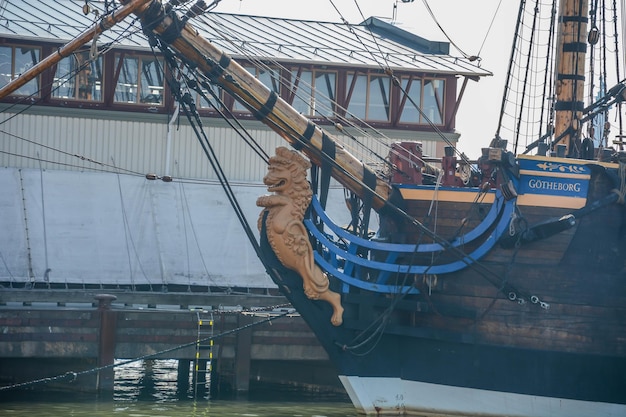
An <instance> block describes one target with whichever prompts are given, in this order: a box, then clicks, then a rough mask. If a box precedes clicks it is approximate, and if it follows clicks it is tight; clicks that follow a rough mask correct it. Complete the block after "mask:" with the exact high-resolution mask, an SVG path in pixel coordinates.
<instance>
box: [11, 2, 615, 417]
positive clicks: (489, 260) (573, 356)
mask: <svg viewBox="0 0 626 417" xmlns="http://www.w3.org/2000/svg"><path fill="white" fill-rule="evenodd" d="M122 3H123V4H129V3H133V2H131V1H122ZM565 3H567V1H565ZM570 3H571V2H570ZM134 13H135V14H136V15H137V16H138V17H139V18H140V19H141V21H142V24H143V26H144V32H145V33H147V34H149V36H150V37H152V39H153V43H154V44H156V45H159V46H160V47H161V49H162V50H163V51H165V52H166V56H167V57H168V58H169V57H170V56H171V57H178V58H180V59H181V60H182V61H183V62H186V63H192V64H193V65H192V66H193V69H194V70H196V71H198V72H199V73H200V74H202V75H203V76H204V77H205V78H206V80H208V81H210V82H211V83H214V84H217V85H219V86H220V87H221V88H222V89H224V90H225V91H227V92H229V93H230V94H231V95H232V96H234V97H235V98H236V99H237V100H239V101H241V102H242V103H243V104H244V105H245V106H246V107H247V108H248V109H249V110H250V111H252V113H253V114H255V115H256V116H257V118H258V119H259V120H261V121H263V122H264V123H266V124H267V125H269V126H270V127H271V128H272V129H274V130H275V131H277V132H278V133H279V134H280V135H281V136H282V137H283V138H284V139H285V140H286V141H287V142H288V143H289V144H291V145H292V146H293V147H294V148H296V149H298V150H300V151H301V152H302V153H303V154H305V155H306V156H307V157H308V158H309V160H310V161H311V162H312V163H313V164H314V165H315V166H319V167H321V168H320V169H315V170H314V171H313V172H312V178H311V179H312V180H313V183H314V184H324V183H327V182H328V181H327V179H328V178H330V177H331V176H332V177H333V178H334V179H336V180H337V181H338V182H339V183H341V184H342V185H343V186H345V187H346V188H347V189H349V190H350V191H351V192H352V193H353V194H354V198H353V199H350V200H348V206H349V208H350V209H352V210H353V211H355V212H356V213H357V214H356V215H355V216H354V218H355V220H356V219H357V218H358V217H359V214H358V213H360V214H361V215H364V216H366V217H368V216H369V211H370V209H374V210H376V211H377V212H378V213H379V215H380V222H379V223H380V229H379V230H378V231H377V232H376V233H375V234H373V235H371V234H370V233H369V231H368V227H367V225H368V221H367V220H365V221H362V222H361V224H360V225H356V224H354V225H351V226H349V227H340V226H338V225H335V224H334V223H333V222H332V219H329V218H328V217H327V216H326V214H325V213H324V200H325V195H324V194H325V190H324V188H323V187H322V186H320V187H319V190H317V189H315V190H313V193H314V194H315V195H314V197H313V199H312V203H311V206H310V207H309V208H308V210H307V212H306V215H304V216H302V218H301V219H299V220H300V221H301V222H302V225H303V226H304V227H305V228H306V239H304V240H305V241H308V242H309V243H308V244H309V245H310V248H311V254H310V256H311V257H312V258H311V259H314V260H315V266H313V267H311V265H312V262H311V261H310V259H309V260H307V263H308V264H309V267H311V268H312V269H313V270H315V271H317V270H319V271H321V275H320V276H318V277H317V278H319V281H316V282H317V284H319V286H320V288H321V289H320V290H319V292H318V293H311V289H310V287H307V283H306V281H305V283H304V284H303V274H301V273H299V272H297V270H295V269H294V268H288V267H286V266H285V262H284V259H280V260H279V256H280V257H281V258H283V257H284V253H278V251H277V250H276V249H275V242H274V243H273V242H272V240H273V239H274V238H273V237H268V236H269V233H268V229H270V228H271V225H269V220H267V219H269V216H272V214H271V208H269V204H270V203H269V202H268V201H264V202H263V204H260V203H259V202H257V204H259V205H263V206H264V207H265V209H264V210H263V212H264V213H265V214H264V216H263V217H261V220H262V221H261V222H260V229H261V237H260V252H259V254H260V258H261V259H262V261H263V262H264V264H265V266H266V269H267V272H268V273H269V275H270V276H271V277H272V279H273V280H274V282H275V283H276V284H277V285H278V286H279V288H280V289H281V290H282V291H283V293H284V294H285V295H286V296H287V297H288V298H289V300H290V301H291V303H292V304H293V306H294V307H295V308H296V309H297V310H298V312H299V313H300V314H301V315H302V316H303V318H304V319H305V320H306V321H307V323H308V324H309V326H310V327H311V329H312V330H313V331H314V332H315V334H316V335H317V337H318V339H319V340H320V342H321V344H322V345H323V346H324V348H325V349H326V351H327V352H328V355H329V357H330V359H331V360H332V362H333V363H334V364H335V366H336V367H337V371H338V374H339V378H340V379H341V381H342V382H343V384H344V386H345V388H346V390H347V392H348V394H349V395H350V398H351V399H352V401H353V403H354V405H355V407H356V409H357V410H358V411H359V412H361V413H365V414H372V415H385V414H391V415H404V414H415V415H433V416H434V415H436V416H441V415H492V416H503V415H507V416H536V417H539V416H563V417H565V416H567V417H574V416H580V417H588V416H598V417H599V416H604V417H608V416H623V415H626V390H625V387H626V210H625V208H624V196H625V195H626V165H625V164H624V159H623V155H621V154H615V155H612V156H611V157H610V158H609V160H608V161H607V162H599V161H597V160H587V159H578V158H575V157H572V156H575V155H572V154H571V152H569V151H568V146H569V145H568V144H567V143H566V144H565V147H566V149H565V150H564V156H568V157H562V158H555V157H545V156H526V155H521V156H515V155H513V154H512V153H511V152H507V151H506V150H505V147H503V146H500V145H498V144H497V143H496V144H493V146H491V147H489V148H485V150H484V152H483V155H482V157H481V158H480V159H479V160H478V161H477V166H478V168H479V170H477V171H476V172H475V173H474V174H471V175H468V177H467V178H464V179H461V178H460V176H459V175H458V174H457V172H456V170H455V168H456V167H457V164H458V161H457V160H456V158H455V157H454V156H453V153H449V154H446V156H444V157H443V159H442V161H441V170H440V171H433V172H434V173H433V174H432V176H431V177H430V179H429V180H427V179H426V178H425V176H424V173H425V171H427V170H428V169H429V168H428V167H426V166H425V165H424V164H423V163H421V162H419V161H421V160H422V159H421V157H422V155H421V154H420V153H419V146H417V145H416V144H415V143H400V144H396V145H395V146H396V148H395V149H393V148H392V151H391V152H390V156H389V158H390V160H391V165H392V166H393V168H394V169H395V170H396V171H395V172H392V173H390V174H388V175H384V174H383V175H378V173H375V172H374V171H372V170H371V169H370V168H368V167H367V166H365V165H364V164H362V163H361V162H360V161H359V160H358V159H356V158H355V157H353V156H351V155H350V154H349V153H348V152H347V151H346V150H345V149H344V148H343V147H342V146H341V145H339V144H337V143H336V141H335V139H334V138H333V136H332V135H331V134H330V133H328V132H326V131H324V130H323V129H321V128H320V127H318V126H315V125H314V124H313V123H312V122H310V121H309V120H308V119H307V118H306V117H304V116H302V115H301V114H299V113H298V112H297V111H296V110H294V109H293V108H291V107H290V106H289V105H288V104H287V103H286V102H284V101H283V100H282V99H281V98H280V97H277V95H276V94H275V93H273V92H271V91H270V90H269V89H268V88H267V87H265V86H264V85H263V84H261V83H260V82H259V81H258V80H256V79H255V78H254V77H253V76H252V75H250V74H249V73H247V72H246V71H245V70H244V69H243V68H242V67H241V66H239V65H238V64H237V63H236V62H234V61H233V60H232V59H231V58H230V57H229V56H227V55H226V54H225V53H223V52H222V51H220V50H219V49H217V48H216V47H214V46H213V45H212V44H210V43H209V42H207V41H205V40H204V39H202V38H201V37H200V36H199V35H198V33H197V31H195V30H194V28H193V26H192V25H191V24H189V23H187V22H186V21H185V20H182V19H180V18H179V17H178V16H177V15H176V14H175V13H172V12H171V9H170V8H168V7H167V6H163V5H162V4H161V2H160V1H158V0H153V1H144V2H143V3H142V4H140V5H139V6H138V7H137V9H134ZM563 20H564V21H567V22H571V21H573V20H574V18H573V17H568V18H565V19H563ZM563 71H565V70H563ZM564 78H565V79H576V78H577V77H576V76H571V77H570V76H566V77H564ZM562 90H565V88H562ZM1 96H2V95H1V94H0V97H1ZM570 100H577V98H576V97H570ZM565 119H566V117H565ZM559 120H560V119H559ZM565 130H567V128H566V129H565ZM557 136H565V135H560V134H557ZM559 140H560V139H559ZM569 150H571V147H570V148H569ZM413 158H415V159H413ZM270 165H271V164H270ZM429 175H431V174H429ZM268 185H269V190H270V191H275V190H276V188H277V186H278V185H277V184H268ZM275 185H276V187H275ZM318 195H319V197H318ZM278 200H280V199H278ZM355 206H360V209H359V208H358V207H355ZM268 213H270V214H268ZM357 226H358V227H357ZM362 226H364V227H362ZM270 232H271V230H270ZM303 245H304V246H306V244H304V243H303ZM277 254H278V255H279V256H277ZM318 275H319V274H318ZM324 277H325V278H326V283H324ZM317 278H316V279H317ZM309 284H310V283H309ZM324 285H326V287H324ZM328 294H338V299H339V300H340V304H341V308H342V309H343V312H342V313H341V311H338V309H337V305H336V300H335V301H333V299H332V297H330V298H328V297H326V296H327V295H328ZM324 297H326V299H325V298H324ZM329 300H330V302H328V301H329ZM333 303H335V304H333ZM331 319H332V321H331Z"/></svg>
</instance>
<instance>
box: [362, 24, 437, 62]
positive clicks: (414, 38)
mask: <svg viewBox="0 0 626 417" xmlns="http://www.w3.org/2000/svg"><path fill="white" fill-rule="evenodd" d="M362 25H364V26H367V27H368V28H369V29H370V30H371V31H373V32H377V33H378V34H379V35H381V36H387V37H388V38H390V39H392V40H394V41H396V42H398V43H400V44H402V45H404V46H406V47H409V48H413V49H419V50H422V51H424V52H427V53H431V54H444V55H448V54H450V43H449V42H441V41H430V40H428V39H425V38H422V37H421V36H418V35H416V34H414V33H411V32H408V31H406V30H404V29H401V28H400V27H398V26H396V25H394V24H391V23H388V22H385V21H384V20H382V19H379V18H377V17H370V18H368V19H366V20H365V21H364V22H363V23H362Z"/></svg>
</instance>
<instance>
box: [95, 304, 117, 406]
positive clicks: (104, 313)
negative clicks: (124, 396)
mask: <svg viewBox="0 0 626 417" xmlns="http://www.w3.org/2000/svg"><path fill="white" fill-rule="evenodd" d="M94 298H95V299H96V300H97V301H98V315H99V316H100V334H99V338H98V339H99V345H98V367H103V366H109V367H108V368H106V369H101V370H99V371H98V377H97V380H96V390H97V391H98V393H99V394H106V393H109V394H113V382H114V380H115V369H114V368H113V363H114V361H115V332H116V330H117V313H116V312H115V311H113V310H111V303H112V302H113V301H115V300H116V299H117V297H116V296H114V295H110V294H98V295H96V296H95V297H94Z"/></svg>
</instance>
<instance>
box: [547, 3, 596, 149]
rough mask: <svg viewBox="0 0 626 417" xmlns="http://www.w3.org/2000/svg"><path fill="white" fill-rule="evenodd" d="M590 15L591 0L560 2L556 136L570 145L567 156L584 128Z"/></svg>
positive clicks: (560, 142) (561, 142)
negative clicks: (582, 124)
mask: <svg viewBox="0 0 626 417" xmlns="http://www.w3.org/2000/svg"><path fill="white" fill-rule="evenodd" d="M588 14H589V4H588V1H587V0H561V1H560V5H559V22H558V24H559V38H558V40H557V41H558V45H559V46H558V50H557V54H558V56H557V68H556V72H557V74H556V98H557V100H556V103H555V105H554V109H555V115H554V137H555V138H556V145H559V144H562V145H565V146H566V148H565V149H566V151H565V155H573V149H572V141H573V140H574V139H576V138H577V137H578V136H579V135H580V129H581V128H582V126H581V123H580V119H581V118H582V111H583V108H584V101H583V99H584V93H585V91H584V90H585V55H586V52H587V21H588Z"/></svg>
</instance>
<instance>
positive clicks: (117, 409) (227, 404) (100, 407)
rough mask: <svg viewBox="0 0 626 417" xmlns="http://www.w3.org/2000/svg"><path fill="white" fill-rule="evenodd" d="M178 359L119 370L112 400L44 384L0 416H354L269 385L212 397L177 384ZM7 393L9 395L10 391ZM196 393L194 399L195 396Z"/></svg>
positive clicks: (338, 398)
mask: <svg viewBox="0 0 626 417" xmlns="http://www.w3.org/2000/svg"><path fill="white" fill-rule="evenodd" d="M176 379H177V361H175V360H155V361H145V362H134V363H131V364H127V365H124V366H122V367H118V368H116V370H115V386H114V393H113V398H112V399H109V400H98V399H97V397H96V396H95V395H94V394H77V393H66V392H63V393H59V392H50V391H49V390H46V388H45V386H42V385H39V386H36V387H35V389H33V390H29V391H15V392H11V395H3V396H2V397H1V400H0V416H12V417H22V416H23V417H105V416H107V417H108V416H116V417H355V416H357V413H356V411H355V410H354V407H353V406H352V404H351V403H350V402H349V401H348V399H347V397H345V396H343V395H341V394H338V395H323V396H322V395H320V394H318V393H313V392H310V391H307V392H303V391H301V390H300V391H297V390H288V389H281V390H276V389H274V388H275V387H268V389H267V390H258V389H257V390H255V391H257V392H256V393H255V394H252V395H251V396H249V397H248V398H246V399H238V400H233V399H232V398H231V399H217V398H209V394H208V391H207V390H198V391H197V392H195V393H194V389H193V386H192V384H190V386H189V387H188V388H183V389H182V391H181V388H180V387H178V386H177V383H176ZM4 394H7V392H6V391H5V392H4ZM194 397H195V398H194Z"/></svg>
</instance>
